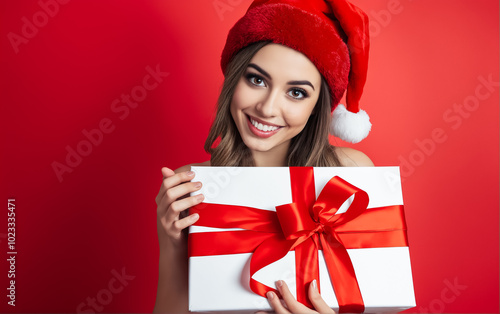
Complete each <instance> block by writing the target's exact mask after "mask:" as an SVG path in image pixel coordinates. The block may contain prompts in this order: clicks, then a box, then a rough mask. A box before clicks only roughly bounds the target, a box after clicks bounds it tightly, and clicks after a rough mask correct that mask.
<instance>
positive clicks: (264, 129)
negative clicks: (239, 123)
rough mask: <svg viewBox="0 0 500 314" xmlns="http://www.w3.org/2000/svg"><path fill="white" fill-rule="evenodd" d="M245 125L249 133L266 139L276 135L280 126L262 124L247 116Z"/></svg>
mask: <svg viewBox="0 0 500 314" xmlns="http://www.w3.org/2000/svg"><path fill="white" fill-rule="evenodd" d="M247 123H248V127H249V128H250V131H252V133H253V134H254V135H256V136H258V137H261V138H268V137H271V136H273V135H274V134H276V133H277V132H278V131H279V130H280V129H281V128H282V126H279V125H275V124H267V123H266V124H264V123H262V121H261V120H259V121H257V120H256V119H254V118H252V117H250V116H249V115H247Z"/></svg>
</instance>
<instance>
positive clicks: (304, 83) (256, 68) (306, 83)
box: [248, 63, 315, 90]
mask: <svg viewBox="0 0 500 314" xmlns="http://www.w3.org/2000/svg"><path fill="white" fill-rule="evenodd" d="M248 67H249V68H254V69H255V70H257V71H259V72H260V73H261V74H262V75H264V76H265V77H267V78H268V79H271V75H269V73H267V72H266V71H264V70H263V69H262V68H261V67H260V66H258V65H256V64H255V63H250V64H249V65H248ZM287 84H288V85H309V86H311V88H312V89H313V90H315V89H314V86H313V85H312V84H311V82H309V81H290V82H287Z"/></svg>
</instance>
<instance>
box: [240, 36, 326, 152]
mask: <svg viewBox="0 0 500 314" xmlns="http://www.w3.org/2000/svg"><path fill="white" fill-rule="evenodd" d="M320 87H321V75H320V73H319V71H318V70H317V69H316V67H315V66H314V64H313V63H312V62H311V61H310V60H309V59H308V58H307V57H306V56H305V55H303V54H302V53H300V52H298V51H296V50H294V49H291V48H288V47H286V46H283V45H279V44H274V43H271V44H268V45H266V46H264V47H263V48H262V49H260V50H259V51H258V52H257V53H256V54H255V55H254V56H253V58H252V59H251V60H250V63H249V65H248V67H247V69H246V70H245V72H244V74H243V76H242V77H241V78H240V80H239V82H238V84H237V85H236V89H235V91H234V95H233V99H232V102H231V115H232V117H233V119H234V122H235V123H236V126H237V128H238V131H239V132H240V135H241V138H242V139H243V142H244V143H245V144H246V146H247V147H248V148H250V150H252V151H261V152H269V151H272V150H273V149H278V148H283V146H284V145H286V146H285V147H286V148H288V146H289V144H290V140H291V139H292V138H293V137H294V136H295V135H297V134H299V133H300V131H302V129H304V127H305V125H306V123H307V120H308V119H309V116H310V115H311V113H312V111H313V109H314V106H315V105H316V102H317V100H318V97H319V92H320Z"/></svg>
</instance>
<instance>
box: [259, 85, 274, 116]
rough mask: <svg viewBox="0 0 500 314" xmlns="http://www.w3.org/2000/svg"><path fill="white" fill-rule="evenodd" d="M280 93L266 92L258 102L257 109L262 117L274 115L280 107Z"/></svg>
mask: <svg viewBox="0 0 500 314" xmlns="http://www.w3.org/2000/svg"><path fill="white" fill-rule="evenodd" d="M278 97H279V94H278V92H277V91H270V92H269V93H266V94H265V95H264V96H263V98H262V99H261V100H260V101H259V103H258V104H257V107H256V109H257V111H258V112H259V113H260V114H261V115H262V117H274V116H275V115H276V111H277V110H278V107H279V103H278V101H279V99H278Z"/></svg>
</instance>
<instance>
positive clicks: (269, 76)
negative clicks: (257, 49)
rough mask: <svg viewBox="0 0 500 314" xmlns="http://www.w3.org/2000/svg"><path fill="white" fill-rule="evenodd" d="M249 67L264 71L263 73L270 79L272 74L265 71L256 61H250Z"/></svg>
mask: <svg viewBox="0 0 500 314" xmlns="http://www.w3.org/2000/svg"><path fill="white" fill-rule="evenodd" d="M248 67H249V68H254V69H255V70H257V71H259V72H260V73H262V75H264V76H265V77H267V78H268V79H271V75H269V73H267V72H266V71H264V70H263V69H262V68H261V67H260V66H258V65H256V64H255V63H250V64H249V65H248Z"/></svg>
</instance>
